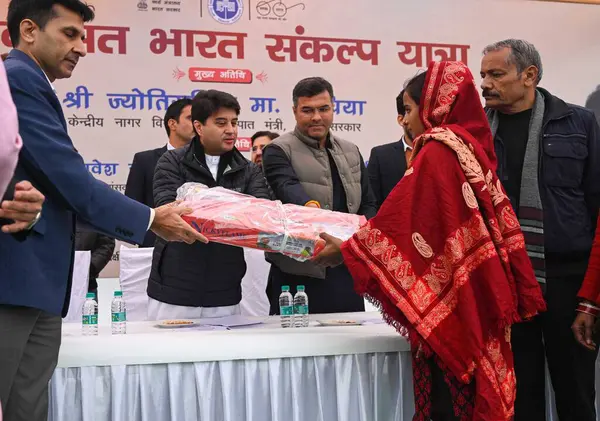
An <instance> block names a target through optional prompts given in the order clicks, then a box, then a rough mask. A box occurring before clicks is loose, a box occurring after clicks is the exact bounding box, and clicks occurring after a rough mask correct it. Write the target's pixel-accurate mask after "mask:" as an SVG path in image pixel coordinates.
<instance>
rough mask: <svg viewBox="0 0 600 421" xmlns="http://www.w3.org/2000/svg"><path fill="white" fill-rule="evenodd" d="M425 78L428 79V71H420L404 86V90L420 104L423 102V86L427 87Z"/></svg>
mask: <svg viewBox="0 0 600 421" xmlns="http://www.w3.org/2000/svg"><path fill="white" fill-rule="evenodd" d="M425 79H427V72H422V73H419V74H418V75H416V76H415V77H413V78H412V79H411V80H409V81H408V82H407V83H406V86H405V87H404V92H406V93H407V94H408V96H409V97H411V98H412V100H413V101H415V102H416V103H417V104H418V105H420V104H421V95H422V94H423V88H424V87H425Z"/></svg>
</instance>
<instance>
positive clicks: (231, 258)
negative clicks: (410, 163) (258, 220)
mask: <svg viewBox="0 0 600 421" xmlns="http://www.w3.org/2000/svg"><path fill="white" fill-rule="evenodd" d="M239 113H240V105H239V103H238V101H237V100H236V99H235V98H234V97H233V96H232V95H230V94H228V93H225V92H220V91H215V90H209V91H203V92H200V93H199V94H198V95H197V96H196V97H195V98H194V100H193V102H192V120H193V123H194V129H195V130H196V133H197V136H196V137H195V138H194V139H193V140H192V142H191V143H190V144H189V145H188V146H185V147H183V148H179V149H176V150H172V151H167V152H166V153H165V154H164V155H163V156H162V157H161V158H160V160H159V161H158V164H157V166H156V171H155V173H154V202H155V203H156V204H157V206H160V204H167V203H171V202H173V201H175V198H176V196H177V189H178V188H179V187H181V186H182V185H183V184H184V183H188V182H196V183H202V184H204V185H206V186H208V187H217V186H219V187H224V188H227V189H230V190H234V191H237V192H240V193H244V194H248V195H252V196H254V197H258V198H263V199H268V198H269V192H268V189H267V185H266V182H265V179H264V176H263V174H262V172H261V170H260V168H259V167H258V166H256V165H255V164H253V163H252V162H250V161H248V160H247V159H246V158H244V156H243V155H242V154H241V153H240V152H239V151H238V150H237V149H236V148H235V141H236V139H237V131H238V129H237V122H238V115H239ZM245 273H246V262H245V261H244V251H243V250H242V249H241V248H239V247H233V246H227V245H223V244H217V243H209V244H202V245H201V246H200V245H195V244H194V245H187V244H180V243H178V244H175V243H167V242H165V241H162V240H160V239H159V240H157V242H156V245H155V247H154V255H153V258H152V270H151V273H150V279H149V281H148V296H149V297H150V299H149V304H148V318H149V320H165V319H175V318H186V319H198V318H205V317H221V316H230V315H233V314H239V312H240V308H239V302H240V300H241V299H242V289H241V282H242V278H243V277H244V275H245Z"/></svg>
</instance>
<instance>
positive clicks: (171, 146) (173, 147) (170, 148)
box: [167, 142, 177, 151]
mask: <svg viewBox="0 0 600 421" xmlns="http://www.w3.org/2000/svg"><path fill="white" fill-rule="evenodd" d="M173 149H177V148H176V147H175V146H173V145H171V142H167V150H168V151H172V150H173Z"/></svg>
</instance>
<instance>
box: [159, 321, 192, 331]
mask: <svg viewBox="0 0 600 421" xmlns="http://www.w3.org/2000/svg"><path fill="white" fill-rule="evenodd" d="M174 322H180V323H174ZM195 325H196V322H193V321H191V320H184V319H177V320H163V321H161V322H159V323H158V324H157V325H156V327H161V328H165V329H179V328H182V327H190V326H195Z"/></svg>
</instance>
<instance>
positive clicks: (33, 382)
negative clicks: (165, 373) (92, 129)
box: [0, 0, 206, 421]
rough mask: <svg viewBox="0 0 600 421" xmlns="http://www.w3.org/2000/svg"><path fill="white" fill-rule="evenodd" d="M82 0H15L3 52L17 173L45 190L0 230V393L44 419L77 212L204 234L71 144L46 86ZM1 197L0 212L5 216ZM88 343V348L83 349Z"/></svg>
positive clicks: (7, 404) (105, 225)
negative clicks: (13, 111) (16, 228)
mask: <svg viewBox="0 0 600 421" xmlns="http://www.w3.org/2000/svg"><path fill="white" fill-rule="evenodd" d="M93 17H94V13H93V10H92V9H90V8H89V7H88V6H87V5H85V4H84V3H82V2H81V1H79V0H12V1H11V2H10V4H9V7H8V17H7V21H8V22H7V27H8V31H9V33H10V37H11V40H12V43H13V45H14V47H15V49H14V50H13V51H12V52H11V53H10V54H9V56H8V58H7V59H6V62H5V66H6V70H7V75H8V80H9V85H10V88H11V93H12V96H13V100H14V102H15V105H16V107H17V112H18V116H19V126H20V135H21V138H22V139H23V147H22V150H21V155H20V159H19V163H18V165H17V169H16V171H15V178H17V179H21V180H29V181H31V183H32V184H33V185H34V186H35V187H36V188H37V189H38V190H39V191H40V192H42V194H43V195H44V196H45V197H46V201H45V203H44V205H43V208H42V211H41V213H40V214H39V215H38V221H37V223H36V224H35V225H34V226H33V227H32V228H31V231H30V233H29V235H28V236H27V239H26V240H25V241H17V240H16V239H15V238H14V237H13V236H11V235H7V234H0V400H1V401H2V405H3V407H4V413H5V416H6V419H7V420H8V421H41V420H46V419H47V412H48V381H49V380H50V378H51V376H52V373H53V371H54V368H55V366H56V363H57V360H58V350H59V347H60V340H61V315H62V316H64V315H65V312H66V310H67V309H68V307H69V296H70V289H71V285H70V280H71V272H72V267H73V255H74V254H73V253H74V251H73V250H74V239H75V217H76V216H77V218H78V219H79V220H80V221H82V222H84V223H86V224H87V225H90V226H91V227H93V228H94V229H95V230H96V231H98V232H100V233H102V234H105V235H108V236H111V237H115V238H118V239H120V240H123V241H128V242H131V243H137V244H139V243H141V242H142V241H143V240H144V236H145V234H146V231H148V229H152V231H154V232H155V233H156V234H157V235H159V236H161V237H162V238H165V239H166V240H175V241H185V242H187V243H193V242H194V241H196V240H199V241H203V242H205V241H206V239H205V238H204V237H203V236H202V235H200V234H199V233H197V232H196V231H195V230H193V229H192V228H191V227H189V226H188V225H187V224H186V223H185V222H184V221H183V219H182V218H181V215H182V214H183V213H185V212H189V210H188V209H184V208H182V206H180V205H177V204H169V205H166V206H163V207H159V208H156V209H150V208H149V207H147V206H145V205H142V204H140V203H138V202H136V201H134V200H131V199H129V198H127V197H125V196H123V195H121V194H120V193H118V192H116V191H113V190H112V189H110V188H109V187H108V186H107V185H106V184H105V183H102V182H100V181H98V180H96V179H94V178H93V177H92V176H91V175H90V174H89V173H88V171H87V170H86V167H85V165H84V162H83V160H82V158H81V156H80V155H79V154H78V153H77V151H76V150H75V148H74V146H73V143H72V142H71V139H70V138H69V135H68V134H67V125H66V123H65V119H64V115H63V112H62V110H61V105H60V101H59V100H58V98H57V96H56V93H55V92H54V89H53V87H52V83H53V82H54V81H55V80H56V79H62V78H68V77H70V76H71V73H72V72H73V69H74V68H75V66H76V65H77V62H78V61H79V59H80V58H82V57H84V56H85V54H86V50H85V45H84V43H83V40H84V22H88V21H90V20H92V19H93ZM11 212H12V211H11V210H10V209H6V208H5V207H4V206H3V208H2V209H0V218H8V219H10V218H11ZM82 352H85V350H82Z"/></svg>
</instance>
